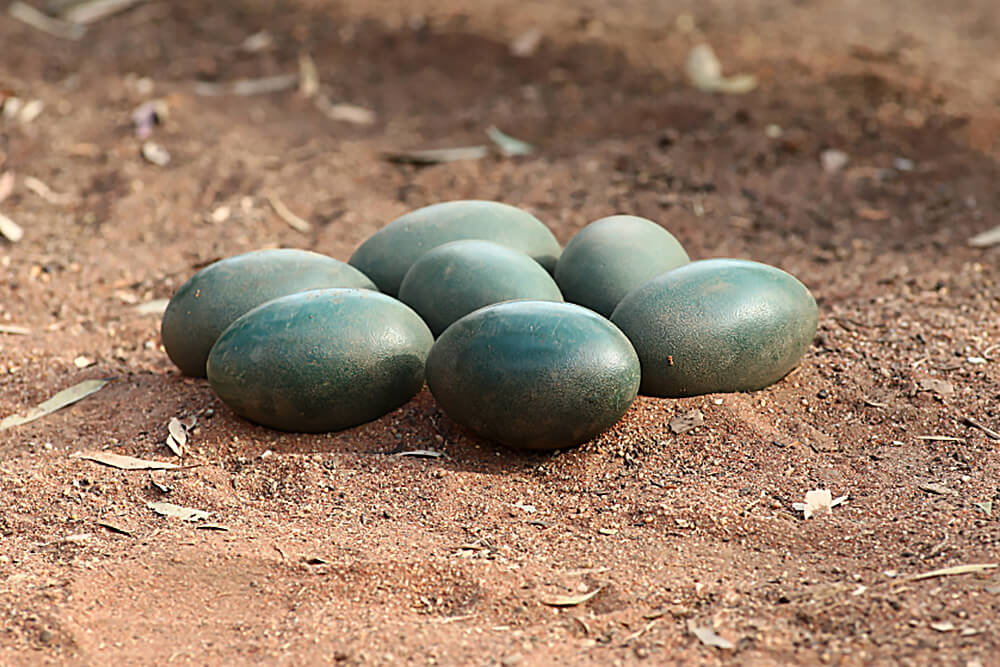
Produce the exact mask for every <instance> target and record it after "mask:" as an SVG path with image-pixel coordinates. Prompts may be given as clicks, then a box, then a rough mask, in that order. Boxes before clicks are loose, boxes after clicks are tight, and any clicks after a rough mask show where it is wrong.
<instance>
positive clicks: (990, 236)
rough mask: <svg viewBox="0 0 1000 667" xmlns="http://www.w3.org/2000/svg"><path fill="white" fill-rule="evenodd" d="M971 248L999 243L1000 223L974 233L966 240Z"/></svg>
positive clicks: (987, 246) (986, 246)
mask: <svg viewBox="0 0 1000 667" xmlns="http://www.w3.org/2000/svg"><path fill="white" fill-rule="evenodd" d="M968 243H969V245H970V246H972V247H973V248H989V247H990V246H995V245H996V244H998V243H1000V225H998V226H996V227H994V228H993V229H987V230H986V231H985V232H980V233H979V234H976V235H975V236H973V237H972V238H971V239H969V241H968Z"/></svg>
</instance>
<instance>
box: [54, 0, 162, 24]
mask: <svg viewBox="0 0 1000 667" xmlns="http://www.w3.org/2000/svg"><path fill="white" fill-rule="evenodd" d="M142 2H145V0H83V1H82V2H76V3H73V4H72V5H70V6H69V7H67V8H66V9H64V10H63V11H62V12H61V13H60V15H59V16H60V18H62V19H64V20H66V21H69V22H70V23H78V24H88V23H96V22H97V21H100V20H101V19H103V18H107V17H108V16H111V15H112V14H117V13H118V12H122V11H125V10H126V9H128V8H129V7H132V6H133V5H138V4H140V3H142Z"/></svg>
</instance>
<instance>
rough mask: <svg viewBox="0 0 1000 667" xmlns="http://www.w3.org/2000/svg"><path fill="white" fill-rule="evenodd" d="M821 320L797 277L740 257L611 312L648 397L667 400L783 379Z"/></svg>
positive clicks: (665, 278) (680, 271) (658, 285)
mask: <svg viewBox="0 0 1000 667" xmlns="http://www.w3.org/2000/svg"><path fill="white" fill-rule="evenodd" d="M817 319H818V311H817V308H816V301H815V299H813V296H812V294H810V293H809V290H808V289H806V287H805V285H803V284H802V283H801V282H799V281H798V280H797V279H796V278H795V277H794V276H791V275H789V274H788V273H785V272H784V271H782V270H780V269H777V268H775V267H773V266H768V265H766V264H760V263H758V262H750V261H746V260H738V259H710V260H704V261H699V262H692V263H691V264H688V265H686V266H682V267H680V268H677V269H674V270H673V271H669V272H667V273H664V274H662V275H660V276H657V277H656V278H654V279H653V280H651V281H649V282H647V283H645V284H644V285H641V286H640V287H637V288H636V289H634V290H632V291H631V292H629V294H628V295H627V296H626V297H625V298H624V299H622V301H621V303H619V304H618V307H617V308H615V311H614V313H612V315H611V320H612V321H613V322H614V323H615V324H617V325H618V327H619V328H620V329H621V330H622V331H623V332H625V335H627V336H628V337H629V340H631V341H632V344H633V345H634V346H635V349H636V352H638V354H639V359H640V360H641V361H642V388H641V389H640V391H641V393H643V394H649V395H653V396H668V397H680V396H694V395H698V394H708V393H716V392H732V391H753V390H756V389H761V388H763V387H766V386H768V385H770V384H772V383H774V382H777V381H778V380H780V379H781V378H782V377H784V376H785V375H787V374H788V372H789V371H791V370H792V369H793V368H795V366H796V365H797V364H798V363H799V360H800V359H801V358H802V355H803V354H805V352H806V350H807V349H808V348H809V345H810V344H811V342H812V340H813V337H814V336H815V334H816V325H817Z"/></svg>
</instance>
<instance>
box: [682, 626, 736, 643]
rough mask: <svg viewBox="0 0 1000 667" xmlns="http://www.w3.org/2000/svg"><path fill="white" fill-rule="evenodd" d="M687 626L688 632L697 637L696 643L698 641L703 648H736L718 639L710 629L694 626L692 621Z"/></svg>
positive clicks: (720, 638)
mask: <svg viewBox="0 0 1000 667" xmlns="http://www.w3.org/2000/svg"><path fill="white" fill-rule="evenodd" d="M687 626H688V632H690V633H691V634H693V635H694V636H695V637H697V638H698V641H700V642H701V643H702V644H704V645H705V646H711V647H713V648H722V649H734V648H736V644H734V643H732V642H731V641H729V640H728V639H726V638H725V637H720V636H719V635H717V634H715V631H714V630H712V629H711V628H705V627H702V626H700V625H698V624H696V623H695V622H694V621H692V620H689V621H688V624H687Z"/></svg>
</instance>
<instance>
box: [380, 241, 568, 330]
mask: <svg viewBox="0 0 1000 667" xmlns="http://www.w3.org/2000/svg"><path fill="white" fill-rule="evenodd" d="M399 299H400V301H402V302H403V303H405V304H407V305H408V306H410V307H411V308H413V309H414V310H415V311H417V313H418V314H419V315H420V316H421V317H422V318H424V321H425V322H427V326H429V327H430V329H431V333H433V334H434V335H435V336H439V335H441V332H442V331H444V330H445V329H447V328H448V326H449V325H450V324H451V323H452V322H454V321H455V320H457V319H459V318H461V317H463V316H465V315H468V314H469V313H471V312H472V311H474V310H477V309H479V308H482V307H484V306H489V305H491V304H494V303H500V302H502V301H511V300H514V299H536V300H541V301H562V300H563V298H562V294H561V293H560V292H559V287H558V286H557V285H556V283H555V281H554V280H553V279H552V276H551V275H549V273H548V271H546V270H545V269H543V268H542V266H541V265H540V264H539V263H538V262H536V261H535V260H533V259H532V258H530V257H528V256H527V255H525V254H524V253H523V252H519V251H517V250H512V249H511V248H507V247H504V246H502V245H499V244H497V243H493V242H491V241H453V242H451V243H445V244H444V245H440V246H438V247H436V248H434V249H433V250H429V251H428V252H426V253H425V254H424V255H423V256H422V257H420V259H418V260H417V261H415V262H414V263H413V266H411V267H410V270H409V271H407V272H406V277H405V278H403V283H402V285H401V286H400V288H399Z"/></svg>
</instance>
